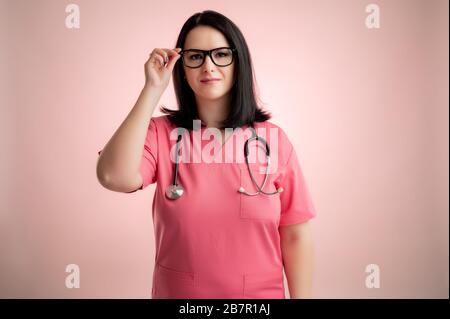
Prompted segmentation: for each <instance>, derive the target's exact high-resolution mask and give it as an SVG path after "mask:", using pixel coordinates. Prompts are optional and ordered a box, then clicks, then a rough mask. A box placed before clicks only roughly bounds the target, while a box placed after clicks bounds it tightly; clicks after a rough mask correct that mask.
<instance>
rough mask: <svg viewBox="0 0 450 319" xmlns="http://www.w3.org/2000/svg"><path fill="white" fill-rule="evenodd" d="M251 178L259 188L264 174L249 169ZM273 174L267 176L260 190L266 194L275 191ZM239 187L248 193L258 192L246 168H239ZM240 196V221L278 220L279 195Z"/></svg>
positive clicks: (257, 170) (254, 169) (255, 169)
mask: <svg viewBox="0 0 450 319" xmlns="http://www.w3.org/2000/svg"><path fill="white" fill-rule="evenodd" d="M250 170H251V172H252V174H253V178H254V179H255V181H256V182H257V183H258V185H259V187H261V185H262V183H263V181H264V177H265V174H263V173H260V171H259V169H257V168H251V169H250ZM274 178H275V174H268V176H267V181H266V184H265V186H264V188H262V190H263V191H265V192H267V193H271V192H275V191H276V190H277V188H276V185H275V184H274ZM240 186H242V187H243V188H244V189H245V190H246V192H248V193H256V192H257V191H258V189H257V187H256V185H255V184H254V183H253V181H252V178H251V176H250V173H249V171H248V168H247V167H245V168H244V167H242V168H240ZM239 196H240V209H239V211H240V217H241V218H242V219H261V220H273V221H277V220H279V218H280V210H281V203H280V194H279V193H277V194H274V195H266V194H263V193H259V194H258V195H255V196H249V195H246V194H244V193H239Z"/></svg>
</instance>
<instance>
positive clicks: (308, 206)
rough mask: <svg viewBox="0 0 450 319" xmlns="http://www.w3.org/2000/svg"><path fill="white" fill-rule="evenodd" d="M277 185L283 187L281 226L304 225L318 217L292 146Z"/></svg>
mask: <svg viewBox="0 0 450 319" xmlns="http://www.w3.org/2000/svg"><path fill="white" fill-rule="evenodd" d="M277 183H278V184H279V186H281V187H283V192H281V193H280V201H281V216H280V224H279V225H280V226H284V225H291V224H297V223H303V222H306V221H308V220H309V219H311V218H313V217H315V216H316V211H315V208H314V205H313V202H312V199H311V195H310V193H309V189H308V186H307V184H306V181H305V178H304V176H303V172H302V170H301V167H300V163H299V161H298V158H297V154H296V152H295V149H294V148H293V147H292V145H291V152H290V155H289V157H288V160H287V163H286V165H285V166H284V167H283V168H282V169H281V173H280V176H279V177H278V178H277Z"/></svg>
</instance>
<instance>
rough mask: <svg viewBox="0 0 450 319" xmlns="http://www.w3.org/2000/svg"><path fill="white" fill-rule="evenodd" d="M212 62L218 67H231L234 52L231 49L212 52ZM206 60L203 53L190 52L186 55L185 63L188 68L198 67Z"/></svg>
mask: <svg viewBox="0 0 450 319" xmlns="http://www.w3.org/2000/svg"><path fill="white" fill-rule="evenodd" d="M211 56H212V60H213V62H214V63H215V64H217V65H218V66H226V65H229V64H230V63H231V61H232V59H233V51H231V50H230V49H226V48H225V49H218V50H214V51H212V52H211ZM204 58H205V54H204V53H203V52H197V51H188V52H186V53H185V54H184V59H183V61H184V63H185V65H186V66H188V67H198V66H200V65H201V64H202V62H203V60H204Z"/></svg>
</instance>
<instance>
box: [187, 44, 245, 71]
mask: <svg viewBox="0 0 450 319" xmlns="http://www.w3.org/2000/svg"><path fill="white" fill-rule="evenodd" d="M220 49H230V50H231V62H230V63H228V64H227V65H218V64H217V63H216V62H215V61H214V58H213V57H212V55H211V54H212V52H213V51H216V50H220ZM192 51H193V52H201V53H203V55H202V60H203V61H202V63H201V64H200V65H199V66H187V65H186V63H185V62H184V53H185V52H192ZM234 52H236V48H230V47H220V48H215V49H211V50H200V49H187V50H181V51H180V53H178V54H180V55H181V58H182V59H183V65H184V66H185V67H187V68H190V69H197V68H199V67H201V66H202V65H203V64H204V63H205V61H206V56H208V55H209V58H210V59H211V61H212V63H214V64H215V65H217V66H218V67H219V68H221V67H226V66H229V65H231V64H232V63H233V62H234V56H235V53H234Z"/></svg>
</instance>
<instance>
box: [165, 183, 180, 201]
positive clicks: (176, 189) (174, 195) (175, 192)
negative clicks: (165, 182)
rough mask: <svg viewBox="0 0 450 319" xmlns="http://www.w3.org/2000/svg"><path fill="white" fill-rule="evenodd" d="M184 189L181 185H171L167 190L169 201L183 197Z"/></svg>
mask: <svg viewBox="0 0 450 319" xmlns="http://www.w3.org/2000/svg"><path fill="white" fill-rule="evenodd" d="M183 192H184V189H183V187H181V185H169V186H168V187H167V188H166V196H167V198H169V199H178V198H180V197H181V196H182V195H183Z"/></svg>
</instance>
